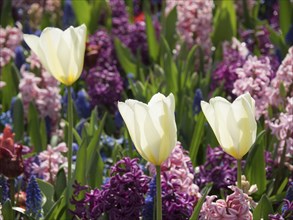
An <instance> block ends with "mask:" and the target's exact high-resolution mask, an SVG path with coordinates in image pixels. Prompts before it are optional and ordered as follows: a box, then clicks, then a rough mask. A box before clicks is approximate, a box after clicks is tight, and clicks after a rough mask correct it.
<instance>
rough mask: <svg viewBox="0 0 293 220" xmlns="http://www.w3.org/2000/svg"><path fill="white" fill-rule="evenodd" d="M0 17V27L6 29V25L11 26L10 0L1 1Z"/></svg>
mask: <svg viewBox="0 0 293 220" xmlns="http://www.w3.org/2000/svg"><path fill="white" fill-rule="evenodd" d="M0 9H2V10H1V15H0V26H1V27H6V26H8V25H11V26H12V25H13V18H12V13H11V12H12V1H11V0H4V1H1V8H0Z"/></svg>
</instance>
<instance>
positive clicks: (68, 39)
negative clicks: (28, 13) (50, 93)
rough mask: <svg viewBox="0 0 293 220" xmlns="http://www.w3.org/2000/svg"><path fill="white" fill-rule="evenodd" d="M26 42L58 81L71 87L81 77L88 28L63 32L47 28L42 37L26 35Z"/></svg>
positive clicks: (77, 28) (83, 26) (69, 29)
mask: <svg viewBox="0 0 293 220" xmlns="http://www.w3.org/2000/svg"><path fill="white" fill-rule="evenodd" d="M24 41H25V42H26V43H27V45H28V46H29V47H30V48H31V49H32V51H33V52H34V53H35V54H36V55H37V56H38V58H39V59H40V61H41V63H42V65H43V66H44V67H45V69H46V70H47V71H49V72H50V73H51V74H52V75H53V76H54V77H55V78H56V79H57V80H58V81H60V82H61V83H63V84H65V85H67V86H69V85H72V84H73V83H74V82H75V81H76V80H77V79H78V78H79V77H80V75H81V72H82V68H83V61H84V53H85V43H86V26H85V25H84V24H83V25H81V26H79V27H76V28H73V27H72V26H71V27H69V28H67V29H66V30H65V31H62V30H60V29H58V28H52V27H48V28H45V29H44V30H43V32H42V34H41V36H40V37H37V36H35V35H28V34H25V35H24Z"/></svg>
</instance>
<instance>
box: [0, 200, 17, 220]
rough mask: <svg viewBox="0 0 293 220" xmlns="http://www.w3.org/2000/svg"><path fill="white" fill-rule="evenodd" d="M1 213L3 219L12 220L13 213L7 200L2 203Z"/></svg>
mask: <svg viewBox="0 0 293 220" xmlns="http://www.w3.org/2000/svg"><path fill="white" fill-rule="evenodd" d="M1 211H2V215H3V218H4V219H14V211H13V209H12V205H11V201H10V200H9V199H8V200H6V202H4V204H3V206H2V210H1Z"/></svg>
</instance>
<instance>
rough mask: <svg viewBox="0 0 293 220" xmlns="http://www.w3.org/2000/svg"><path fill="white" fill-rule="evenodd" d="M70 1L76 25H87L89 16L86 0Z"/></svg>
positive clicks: (88, 6) (89, 10)
mask: <svg viewBox="0 0 293 220" xmlns="http://www.w3.org/2000/svg"><path fill="white" fill-rule="evenodd" d="M71 2H72V8H73V10H74V14H75V17H76V20H77V22H78V25H81V24H85V25H86V26H87V27H88V26H89V22H90V16H91V7H90V4H89V3H88V2H87V1H86V0H78V1H71Z"/></svg>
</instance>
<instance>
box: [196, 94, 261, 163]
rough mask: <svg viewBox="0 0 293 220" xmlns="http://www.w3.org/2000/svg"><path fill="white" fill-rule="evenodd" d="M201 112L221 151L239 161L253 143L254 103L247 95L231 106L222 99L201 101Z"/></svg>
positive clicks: (254, 126)
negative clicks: (208, 101)
mask: <svg viewBox="0 0 293 220" xmlns="http://www.w3.org/2000/svg"><path fill="white" fill-rule="evenodd" d="M201 108H202V111H203V113H204V115H205V117H206V119H207V120H208V122H209V124H210V126H211V127H212V129H213V131H214V133H215V135H216V138H217V140H218V142H219V144H220V145H221V147H222V148H223V150H224V151H225V152H226V153H228V154H230V155H231V156H233V157H234V158H236V159H238V160H240V159H241V158H242V157H243V156H244V155H245V154H246V153H247V152H248V151H249V149H250V148H251V146H252V144H253V143H254V142H255V138H256V130H257V125H256V121H255V101H254V99H253V98H252V97H251V96H250V94H249V93H246V94H243V95H241V96H239V97H238V98H237V99H236V100H235V101H234V102H233V103H232V104H231V103H230V102H228V101H227V100H226V99H224V98H222V97H215V98H212V99H210V103H207V102H204V101H201Z"/></svg>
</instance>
